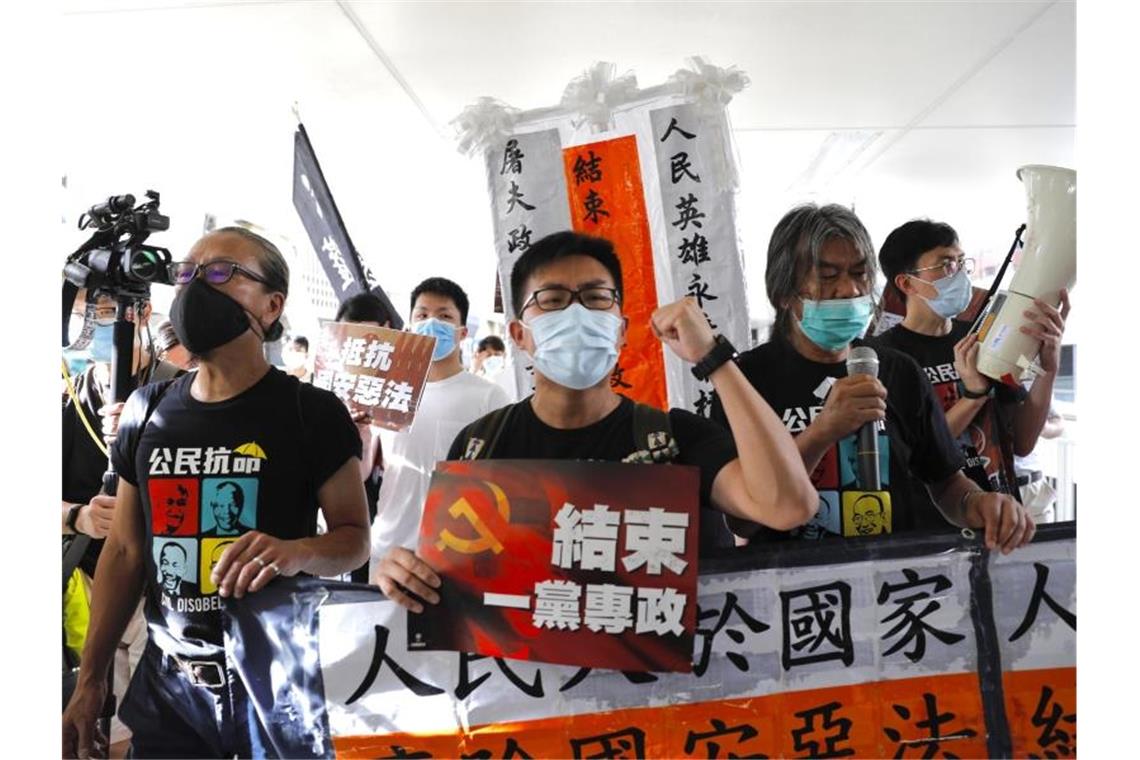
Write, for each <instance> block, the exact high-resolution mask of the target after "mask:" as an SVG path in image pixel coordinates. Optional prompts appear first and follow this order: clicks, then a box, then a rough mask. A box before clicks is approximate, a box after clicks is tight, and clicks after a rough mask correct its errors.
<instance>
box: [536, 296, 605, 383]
mask: <svg viewBox="0 0 1140 760" xmlns="http://www.w3.org/2000/svg"><path fill="white" fill-rule="evenodd" d="M622 324H623V322H622V318H621V317H619V316H618V315H616V314H612V313H610V312H608V311H598V310H596V309H587V308H586V307H585V306H583V305H582V304H579V303H572V304H570V305H569V306H568V307H566V308H565V309H562V310H561V311H548V312H544V313H543V314H541V315H540V316H537V317H535V318H534V319H532V320H531V322H530V324H527V323H525V322H523V323H522V326H523V327H525V328H527V329H528V330H530V331H531V333H532V334H533V335H534V346H535V349H534V366H535V369H537V370H538V371H539V372H541V373H542V376H543V377H545V378H547V379H549V380H551V381H553V382H555V383H558V384H559V385H561V386H563V387H566V388H573V389H574V390H576V391H581V390H585V389H586V388H593V387H594V386H595V385H597V384H598V383H600V382H601V381H602V378H604V377H606V376H608V375H609V374H610V372H611V371H613V368H614V364H615V363H617V357H618V345H617V343H618V339H619V338H620V337H621V328H622Z"/></svg>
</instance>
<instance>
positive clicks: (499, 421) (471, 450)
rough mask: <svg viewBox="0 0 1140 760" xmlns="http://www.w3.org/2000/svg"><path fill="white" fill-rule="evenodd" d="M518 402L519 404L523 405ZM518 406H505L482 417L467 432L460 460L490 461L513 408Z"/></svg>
mask: <svg viewBox="0 0 1140 760" xmlns="http://www.w3.org/2000/svg"><path fill="white" fill-rule="evenodd" d="M525 403H527V402H526V401H520V402H519V404H525ZM519 404H507V405H506V406H501V407H499V408H498V409H496V410H495V411H493V412H490V413H488V414H485V415H483V416H482V417H480V418H479V419H477V420H475V422H473V423H471V427H470V428H469V429H468V432H467V441H466V442H465V444H464V447H463V456H462V457H461V459H492V458H493V454H494V452H495V450H496V449H497V448H498V447H499V439H500V438H502V435H503V430H505V429H506V428H507V427H508V425H509V422H510V420H511V418H512V416H513V415H514V411H515V407H517V406H518V405H519Z"/></svg>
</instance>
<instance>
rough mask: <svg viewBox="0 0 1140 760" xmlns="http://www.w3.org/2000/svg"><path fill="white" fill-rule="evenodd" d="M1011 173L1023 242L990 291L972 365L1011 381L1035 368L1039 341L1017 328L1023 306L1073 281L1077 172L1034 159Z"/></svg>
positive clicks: (1051, 299)
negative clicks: (1002, 281) (1022, 200)
mask: <svg viewBox="0 0 1140 760" xmlns="http://www.w3.org/2000/svg"><path fill="white" fill-rule="evenodd" d="M1017 176H1018V178H1019V179H1020V180H1021V181H1022V183H1023V184H1024V185H1025V193H1026V197H1027V201H1028V216H1027V220H1026V221H1027V223H1028V225H1029V231H1028V233H1027V236H1026V241H1025V248H1024V250H1023V251H1022V254H1021V263H1020V265H1019V266H1018V268H1017V273H1016V274H1015V275H1014V276H1013V280H1012V281H1011V282H1010V283H1009V289H1008V290H1007V291H1006V292H1004V293H999V294H998V295H997V296H996V297H995V299H994V304H993V307H992V308H991V309H990V311H989V314H988V315H987V316H986V318H985V319H984V320H983V322H982V324H981V326H980V328H979V330H978V342H979V343H980V344H981V348H980V349H979V351H978V371H979V372H981V373H982V374H983V375H985V376H986V377H990V378H993V379H994V380H998V381H1000V382H1002V383H1005V384H1006V385H1010V386H1014V387H1020V382H1019V378H1020V377H1021V375H1022V373H1023V372H1025V371H1029V372H1030V373H1032V374H1039V373H1040V372H1041V367H1040V365H1038V364H1037V363H1036V362H1035V359H1036V357H1037V355H1038V354H1039V353H1040V352H1041V341H1039V340H1037V339H1036V338H1034V337H1032V336H1030V335H1026V334H1025V333H1023V332H1021V330H1020V328H1021V326H1022V325H1023V324H1024V323H1025V316H1024V315H1023V312H1025V311H1026V310H1027V309H1032V308H1033V299H1035V298H1040V299H1041V300H1042V301H1045V302H1046V303H1048V304H1050V305H1052V306H1058V305H1060V303H1061V289H1062V288H1065V289H1071V288H1072V287H1073V285H1074V284H1075V283H1076V281H1077V173H1076V172H1075V171H1073V170H1072V169H1065V168H1062V167H1059V166H1040V165H1036V164H1034V165H1029V166H1023V167H1021V168H1020V169H1018V170H1017Z"/></svg>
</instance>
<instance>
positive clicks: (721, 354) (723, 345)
mask: <svg viewBox="0 0 1140 760" xmlns="http://www.w3.org/2000/svg"><path fill="white" fill-rule="evenodd" d="M737 356H739V354H737V353H736V349H735V348H733V347H732V344H731V343H729V342H728V338H726V337H724V336H723V335H718V336H716V344H715V345H714V346H713V347H712V350H711V351H709V352H708V353H707V354H705V357H704V358H703V359H701V360H700V361H699V362H697V363H696V364H694V365H693V370H692V371H693V377H695V378H697V379H698V380H702V381H703V380H708V379H709V375H711V374H712V373H713V372H716V371H717V370H718V369H720V367H721V365H722V364H724V363H725V362H727V361H731V360H733V359H735V358H736V357H737Z"/></svg>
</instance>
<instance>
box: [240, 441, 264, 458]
mask: <svg viewBox="0 0 1140 760" xmlns="http://www.w3.org/2000/svg"><path fill="white" fill-rule="evenodd" d="M234 453H235V454H245V455H246V456H247V457H257V458H258V459H268V458H269V457H267V456H265V449H263V448H261V447H260V446H258V445H257V444H256V443H254V442H253V441H250V442H249V443H243V444H242V445H241V446H238V447H237V448H236V449H234Z"/></svg>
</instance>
